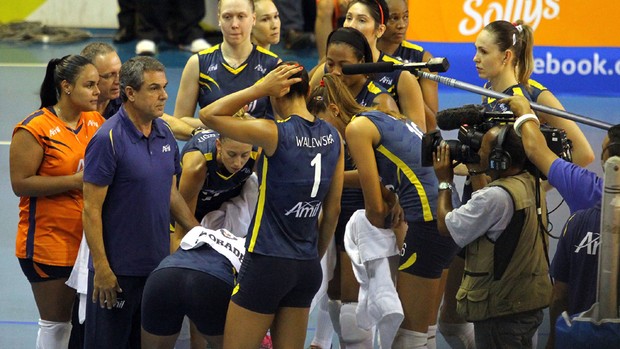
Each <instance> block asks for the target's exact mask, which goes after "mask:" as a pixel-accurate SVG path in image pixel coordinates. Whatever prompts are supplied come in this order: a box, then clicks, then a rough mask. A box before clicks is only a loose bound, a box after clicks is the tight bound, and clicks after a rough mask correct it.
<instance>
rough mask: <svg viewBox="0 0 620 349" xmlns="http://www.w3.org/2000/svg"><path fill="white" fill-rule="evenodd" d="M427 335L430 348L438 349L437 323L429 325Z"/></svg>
mask: <svg viewBox="0 0 620 349" xmlns="http://www.w3.org/2000/svg"><path fill="white" fill-rule="evenodd" d="M426 335H427V338H428V339H427V340H428V343H426V346H427V347H428V349H437V324H435V325H431V326H428V332H426ZM534 348H535V347H534Z"/></svg>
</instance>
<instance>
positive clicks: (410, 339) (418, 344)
mask: <svg viewBox="0 0 620 349" xmlns="http://www.w3.org/2000/svg"><path fill="white" fill-rule="evenodd" d="M427 337H428V334H426V333H421V332H416V331H410V330H405V329H404V328H399V329H398V333H397V334H396V338H395V339H394V344H393V345H392V349H412V348H419V349H421V348H427V346H426V344H427Z"/></svg>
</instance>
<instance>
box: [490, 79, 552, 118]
mask: <svg viewBox="0 0 620 349" xmlns="http://www.w3.org/2000/svg"><path fill="white" fill-rule="evenodd" d="M484 88H487V89H489V90H492V89H493V87H492V86H491V83H490V82H487V83H485V84H484ZM544 91H548V92H549V93H551V92H550V91H549V90H547V88H546V87H545V86H543V85H542V84H541V83H539V82H538V81H536V80H534V79H529V80H528V81H527V85H524V84H520V83H519V84H515V85H512V86H509V87H508V88H506V89H505V90H504V91H501V92H502V93H504V94H507V95H509V96H523V97H525V98H527V99H528V100H529V101H532V102H536V103H538V97H540V94H541V93H543V92H544ZM482 105H483V106H484V109H485V110H488V111H499V112H508V111H510V106H508V105H506V104H503V103H499V102H498V100H497V99H496V98H493V97H487V96H483V97H482Z"/></svg>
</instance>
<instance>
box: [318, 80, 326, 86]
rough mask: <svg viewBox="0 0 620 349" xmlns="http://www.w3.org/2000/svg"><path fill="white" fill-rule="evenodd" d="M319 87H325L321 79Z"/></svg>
mask: <svg viewBox="0 0 620 349" xmlns="http://www.w3.org/2000/svg"><path fill="white" fill-rule="evenodd" d="M319 86H321V87H325V80H323V79H321V82H319Z"/></svg>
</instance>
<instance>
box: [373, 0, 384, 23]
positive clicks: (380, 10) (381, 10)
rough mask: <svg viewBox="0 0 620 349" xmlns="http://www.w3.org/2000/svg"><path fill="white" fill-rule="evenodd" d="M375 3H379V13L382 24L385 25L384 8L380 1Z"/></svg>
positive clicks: (377, 0)
mask: <svg viewBox="0 0 620 349" xmlns="http://www.w3.org/2000/svg"><path fill="white" fill-rule="evenodd" d="M375 2H376V3H377V7H379V13H380V14H381V23H380V24H385V18H384V17H383V6H381V3H379V0H375Z"/></svg>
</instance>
